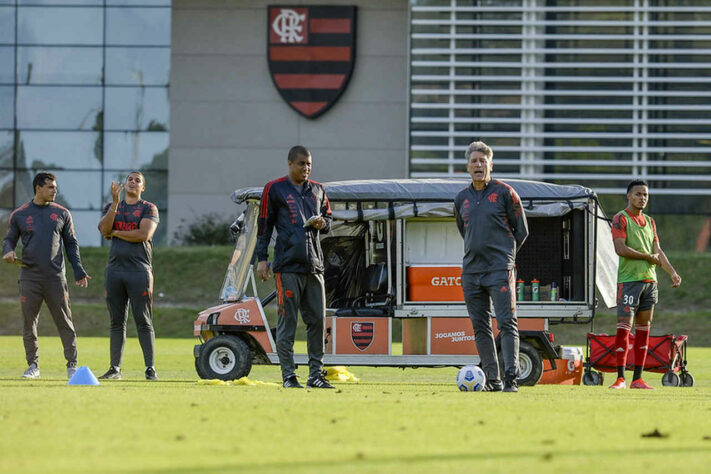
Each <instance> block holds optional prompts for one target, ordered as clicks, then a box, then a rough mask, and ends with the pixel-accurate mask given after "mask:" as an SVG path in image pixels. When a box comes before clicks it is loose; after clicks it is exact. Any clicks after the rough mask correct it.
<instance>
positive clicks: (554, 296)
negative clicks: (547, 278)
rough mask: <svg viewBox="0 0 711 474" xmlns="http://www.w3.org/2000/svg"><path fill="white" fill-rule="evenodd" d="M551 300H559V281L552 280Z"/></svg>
mask: <svg viewBox="0 0 711 474" xmlns="http://www.w3.org/2000/svg"><path fill="white" fill-rule="evenodd" d="M551 301H558V283H556V282H551Z"/></svg>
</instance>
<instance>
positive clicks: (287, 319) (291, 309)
mask: <svg viewBox="0 0 711 474" xmlns="http://www.w3.org/2000/svg"><path fill="white" fill-rule="evenodd" d="M274 278H275V279H276V287H277V298H278V300H279V310H278V313H279V320H278V322H277V333H276V337H277V340H276V345H277V354H278V355H279V363H280V364H281V372H282V377H283V378H284V379H286V378H287V377H290V376H291V375H294V373H295V370H296V367H295V365H294V335H295V332H296V323H297V321H298V312H299V311H301V317H302V318H303V320H304V323H306V349H307V351H308V354H309V377H313V376H316V375H318V373H319V372H320V371H321V368H322V367H323V340H324V337H323V327H324V320H325V318H326V295H325V290H324V285H323V275H321V274H315V273H275V274H274Z"/></svg>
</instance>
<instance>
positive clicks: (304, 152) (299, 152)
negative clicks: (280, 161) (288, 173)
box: [289, 145, 311, 163]
mask: <svg viewBox="0 0 711 474" xmlns="http://www.w3.org/2000/svg"><path fill="white" fill-rule="evenodd" d="M298 156H311V152H310V151H309V149H308V148H306V147H305V146H301V145H296V146H293V147H291V150H289V162H290V163H293V162H294V160H295V159H296V157H298Z"/></svg>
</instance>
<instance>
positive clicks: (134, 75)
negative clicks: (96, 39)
mask: <svg viewBox="0 0 711 474" xmlns="http://www.w3.org/2000/svg"><path fill="white" fill-rule="evenodd" d="M169 80H170V48H117V47H113V48H106V84H107V85H122V86H123V85H133V86H144V85H145V86H167V85H168V82H169Z"/></svg>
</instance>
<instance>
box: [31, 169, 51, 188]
mask: <svg viewBox="0 0 711 474" xmlns="http://www.w3.org/2000/svg"><path fill="white" fill-rule="evenodd" d="M47 180H50V181H57V177H56V176H55V175H54V174H53V173H50V172H49V171H40V172H39V173H37V174H36V175H35V179H33V180H32V190H33V191H34V192H35V193H36V192H37V186H39V187H40V188H41V187H42V186H44V185H45V183H46V182H47Z"/></svg>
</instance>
